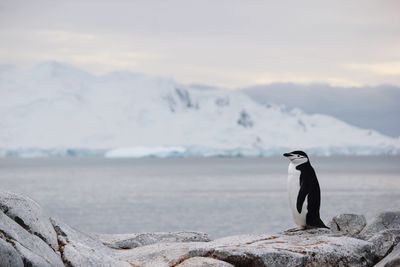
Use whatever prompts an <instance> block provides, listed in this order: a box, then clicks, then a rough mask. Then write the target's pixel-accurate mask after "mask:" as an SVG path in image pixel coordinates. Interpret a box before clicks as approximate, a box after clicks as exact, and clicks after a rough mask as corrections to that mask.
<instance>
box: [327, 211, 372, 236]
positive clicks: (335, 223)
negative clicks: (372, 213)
mask: <svg viewBox="0 0 400 267" xmlns="http://www.w3.org/2000/svg"><path fill="white" fill-rule="evenodd" d="M366 225H367V220H366V219H365V217H364V216H363V215H357V214H340V215H337V216H335V217H333V218H332V220H331V221H330V223H329V224H328V226H329V228H330V229H331V230H332V231H333V232H342V233H343V234H345V235H349V236H355V235H357V234H359V233H360V232H361V230H362V229H364V227H365V226H366Z"/></svg>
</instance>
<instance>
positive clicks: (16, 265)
mask: <svg viewBox="0 0 400 267" xmlns="http://www.w3.org/2000/svg"><path fill="white" fill-rule="evenodd" d="M0 235H1V233H0ZM3 238H4V236H2V237H1V238H0V266H3V267H23V266H24V262H23V261H22V259H21V256H20V255H19V254H18V252H17V251H16V250H15V249H14V247H13V246H12V245H11V244H10V243H8V242H7V241H5V240H3Z"/></svg>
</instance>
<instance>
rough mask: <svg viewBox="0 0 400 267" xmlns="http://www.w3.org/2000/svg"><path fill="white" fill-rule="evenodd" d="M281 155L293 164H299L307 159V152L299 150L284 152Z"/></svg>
mask: <svg viewBox="0 0 400 267" xmlns="http://www.w3.org/2000/svg"><path fill="white" fill-rule="evenodd" d="M283 156H284V157H287V158H288V159H289V160H290V162H292V163H293V164H295V165H300V164H303V163H306V162H308V161H309V159H308V156H307V154H306V153H305V152H303V151H300V150H296V151H292V152H289V153H285V154H283Z"/></svg>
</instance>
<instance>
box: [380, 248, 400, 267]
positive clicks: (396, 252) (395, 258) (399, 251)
mask: <svg viewBox="0 0 400 267" xmlns="http://www.w3.org/2000/svg"><path fill="white" fill-rule="evenodd" d="M399 266H400V244H397V246H395V247H394V248H393V250H392V252H390V254H389V255H387V256H386V257H385V258H384V259H383V260H381V261H380V262H379V263H378V264H376V265H375V267H399Z"/></svg>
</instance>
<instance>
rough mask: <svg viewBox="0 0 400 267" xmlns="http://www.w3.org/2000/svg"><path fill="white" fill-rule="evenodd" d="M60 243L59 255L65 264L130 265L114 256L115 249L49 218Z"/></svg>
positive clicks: (122, 266)
mask: <svg viewBox="0 0 400 267" xmlns="http://www.w3.org/2000/svg"><path fill="white" fill-rule="evenodd" d="M51 222H52V224H53V226H54V229H55V230H56V232H57V235H58V242H59V243H60V252H61V257H62V259H63V261H64V263H66V265H67V266H99V267H100V266H116V267H119V266H121V267H131V266H130V265H129V264H128V263H127V262H122V261H119V260H118V258H117V257H114V253H115V251H113V250H112V249H110V248H109V247H107V246H105V245H103V243H101V242H100V241H99V240H96V239H94V238H93V237H91V236H89V235H87V234H84V233H81V232H79V231H77V230H75V229H73V228H71V227H69V226H68V225H66V224H64V223H62V222H59V221H58V220H56V219H51Z"/></svg>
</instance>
